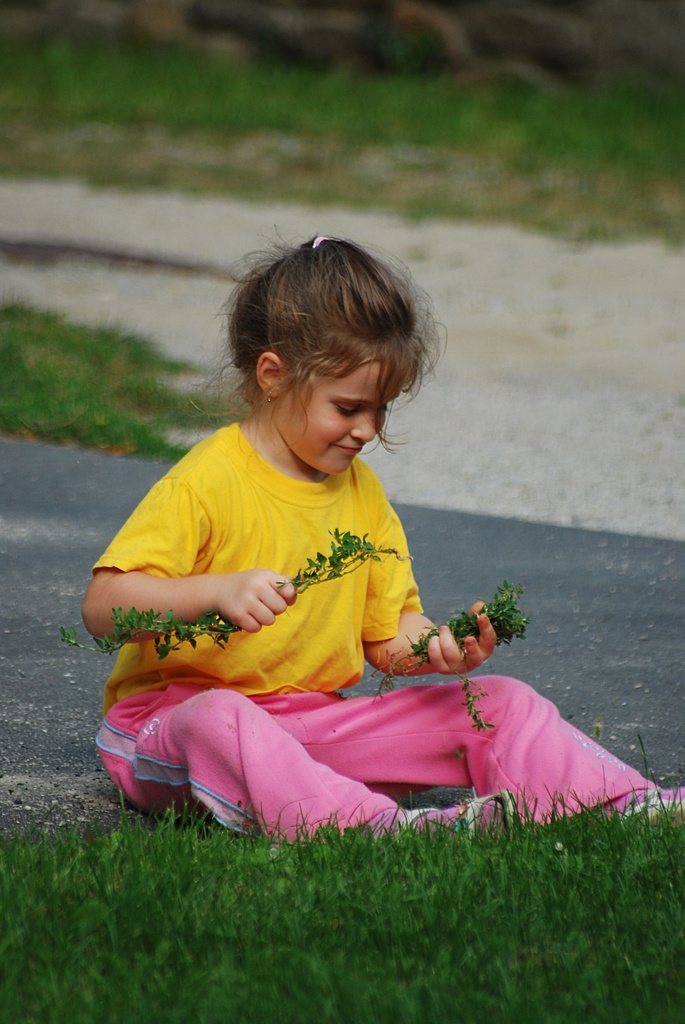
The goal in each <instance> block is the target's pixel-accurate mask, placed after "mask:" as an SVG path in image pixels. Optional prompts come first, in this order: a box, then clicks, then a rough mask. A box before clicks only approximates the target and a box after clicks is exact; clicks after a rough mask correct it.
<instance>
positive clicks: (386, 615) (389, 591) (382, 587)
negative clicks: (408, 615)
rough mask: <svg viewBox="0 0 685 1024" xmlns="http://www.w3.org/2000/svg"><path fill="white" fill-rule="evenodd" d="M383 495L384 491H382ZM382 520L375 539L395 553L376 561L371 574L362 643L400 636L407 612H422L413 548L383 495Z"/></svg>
mask: <svg viewBox="0 0 685 1024" xmlns="http://www.w3.org/2000/svg"><path fill="white" fill-rule="evenodd" d="M381 493H382V492H381ZM379 501H380V502H381V510H382V511H381V517H380V524H379V527H378V531H377V533H376V535H375V536H374V538H373V540H374V543H375V546H376V547H377V548H380V549H391V550H395V551H397V552H398V554H399V556H400V557H399V558H398V557H397V556H396V555H394V554H390V555H387V556H386V555H383V556H381V561H380V562H373V563H372V565H371V571H370V573H369V582H368V587H367V595H366V609H365V615H364V624H363V627H362V640H364V641H374V640H389V639H391V638H392V637H394V636H396V635H397V628H398V625H399V618H400V615H401V614H402V613H403V612H419V613H420V612H422V611H423V608H422V605H421V600H420V598H419V590H418V587H417V585H416V581H415V579H414V573H413V571H412V562H411V558H410V556H409V547H408V545H407V539H406V537H405V534H404V529H403V528H402V524H401V522H400V519H399V517H398V515H397V513H396V512H395V510H394V509H393V508H392V506H391V505H390V503H389V502H388V500H387V498H386V497H385V494H384V493H382V498H381V499H379Z"/></svg>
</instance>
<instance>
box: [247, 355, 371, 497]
mask: <svg viewBox="0 0 685 1024" xmlns="http://www.w3.org/2000/svg"><path fill="white" fill-rule="evenodd" d="M380 372H381V364H380V363H379V362H370V363H364V364H362V365H361V366H360V367H359V368H358V369H356V370H354V371H353V372H352V373H350V374H348V375H347V376H346V377H324V378H322V379H320V380H318V381H315V382H314V383H313V385H312V390H311V393H310V394H309V396H308V398H307V399H305V400H304V401H303V400H302V398H301V397H299V396H297V395H294V394H293V393H292V392H289V391H288V392H283V393H281V394H280V395H277V396H276V397H275V398H274V400H273V402H272V404H271V405H270V406H269V410H270V411H271V410H273V411H272V413H271V417H270V420H269V425H270V430H269V431H268V432H265V433H263V434H262V441H265V442H266V443H267V445H268V447H269V452H266V451H262V452H261V454H262V455H264V456H265V457H266V458H267V461H269V462H271V464H272V465H274V466H276V468H277V469H280V470H281V472H283V473H285V474H286V475H287V476H291V477H294V478H295V479H296V480H307V481H311V482H318V481H321V480H323V479H325V477H327V476H328V475H329V474H331V473H342V472H344V470H346V469H347V468H348V467H349V466H350V465H351V464H352V462H353V461H354V459H355V458H356V456H357V455H359V453H360V452H361V450H362V448H363V447H364V445H365V444H369V443H370V442H371V441H373V440H374V438H375V437H376V435H377V433H378V431H379V430H380V428H381V426H382V425H383V422H384V419H385V415H386V412H387V406H385V405H381V404H379V399H378V381H379V377H380Z"/></svg>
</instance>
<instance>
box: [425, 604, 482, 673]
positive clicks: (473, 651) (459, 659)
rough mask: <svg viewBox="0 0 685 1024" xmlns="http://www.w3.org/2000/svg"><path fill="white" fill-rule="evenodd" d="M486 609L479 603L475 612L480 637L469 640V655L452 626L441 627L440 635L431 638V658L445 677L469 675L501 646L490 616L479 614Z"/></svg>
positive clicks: (473, 611) (433, 664)
mask: <svg viewBox="0 0 685 1024" xmlns="http://www.w3.org/2000/svg"><path fill="white" fill-rule="evenodd" d="M482 607H483V603H482V602H479V603H478V604H475V605H474V606H473V607H472V608H471V614H472V615H477V616H478V632H479V634H480V635H479V636H477V637H475V636H467V637H466V639H465V640H464V650H465V652H466V653H465V654H464V653H462V650H461V648H460V647H459V645H458V644H457V642H456V641H455V639H454V637H453V636H452V633H451V632H450V629H449V627H448V626H440V627H439V629H438V635H437V636H434V637H431V639H430V640H429V642H428V658H429V661H430V663H431V665H432V666H433V669H434V671H435V672H441V673H442V674H443V675H450V674H452V673H456V674H457V675H465V674H466V673H467V672H471V671H473V669H474V668H478V666H479V665H482V664H483V662H484V661H487V659H488V658H489V657H490V655H491V654H492V652H493V651H494V649H495V645H496V643H497V634H496V633H495V630H494V627H493V625H492V623H491V622H490V619H489V618H488V617H487V615H480V614H478V613H479V611H480V609H481V608H482Z"/></svg>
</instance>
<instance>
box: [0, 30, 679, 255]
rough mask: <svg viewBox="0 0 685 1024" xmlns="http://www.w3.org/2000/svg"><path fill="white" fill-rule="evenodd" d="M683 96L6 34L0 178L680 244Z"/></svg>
mask: <svg viewBox="0 0 685 1024" xmlns="http://www.w3.org/2000/svg"><path fill="white" fill-rule="evenodd" d="M684 100H685V91H684V90H683V89H682V88H680V89H679V88H675V87H674V88H669V89H663V90H655V89H648V88H635V87H628V86H614V87H612V88H607V89H601V90H600V89H597V90H590V89H587V88H586V89H583V88H579V87H576V88H573V87H569V88H568V89H566V90H562V91H559V92H556V93H550V92H542V91H535V90H533V89H531V88H526V87H523V86H518V87H517V86H513V85H510V86H506V87H505V86H499V87H494V86H493V87H490V88H484V87H483V88H478V89H476V88H471V89H466V88H463V87H459V86H458V85H456V84H455V83H454V82H453V81H452V80H451V79H449V78H448V77H446V76H439V77H429V76H425V75H424V76H420V75H409V74H404V75H400V74H386V75H379V76H366V77H365V76H362V75H353V74H346V75H345V74H342V73H332V72H324V71H319V70H315V69H312V68H306V67H299V66H296V67H293V66H287V67H286V66H275V65H267V64H257V65H254V66H253V67H249V68H244V67H237V66H233V65H231V64H229V63H228V62H226V61H222V60H220V59H219V58H215V57H210V56H206V55H205V56H198V55H195V54H192V53H184V52H174V51H168V50H165V51H161V50H156V51H155V50H145V49H124V50H117V51H114V50H98V49H95V48H88V47H83V46H74V45H71V44H68V43H65V42H55V41H53V42H50V43H45V44H42V45H33V46H29V45H28V44H18V43H14V42H12V43H9V42H7V41H3V40H1V39H0V109H1V110H2V111H3V123H2V125H1V126H0V173H4V174H5V175H27V174H28V175H30V174H38V175H45V174H57V175H70V176H80V177H84V178H86V179H88V180H90V181H93V182H95V183H97V184H107V185H125V186H132V187H157V188H167V187H168V188H182V189H189V190H193V191H211V192H215V193H216V192H221V193H226V194H234V195H240V196H245V197H248V198H251V199H255V200H258V201H264V200H266V201H273V200H276V199H285V200H292V199H297V200H307V201H309V202H315V203H330V202H343V203H349V204H351V205H356V206H375V207H385V208H391V209H395V210H400V211H403V212H405V213H408V214H410V215H413V216H425V215H439V216H447V217H467V218H471V219H476V220H490V221H492V220H498V221H502V220H508V221H517V222H519V223H523V224H529V225H531V226H535V227H539V228H544V229H546V230H555V231H563V232H564V233H566V234H570V235H573V236H575V237H597V236H602V237H606V236H614V235H617V234H623V235H627V234H633V235H639V234H658V235H661V236H663V237H665V238H669V239H670V240H672V241H676V242H678V241H682V240H683V239H684V238H685V102H684Z"/></svg>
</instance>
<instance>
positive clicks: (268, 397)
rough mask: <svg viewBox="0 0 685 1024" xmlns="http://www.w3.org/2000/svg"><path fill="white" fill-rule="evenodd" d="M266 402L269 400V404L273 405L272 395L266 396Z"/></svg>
mask: <svg viewBox="0 0 685 1024" xmlns="http://www.w3.org/2000/svg"><path fill="white" fill-rule="evenodd" d="M266 400H267V402H269V404H270V403H271V395H267V396H266Z"/></svg>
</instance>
